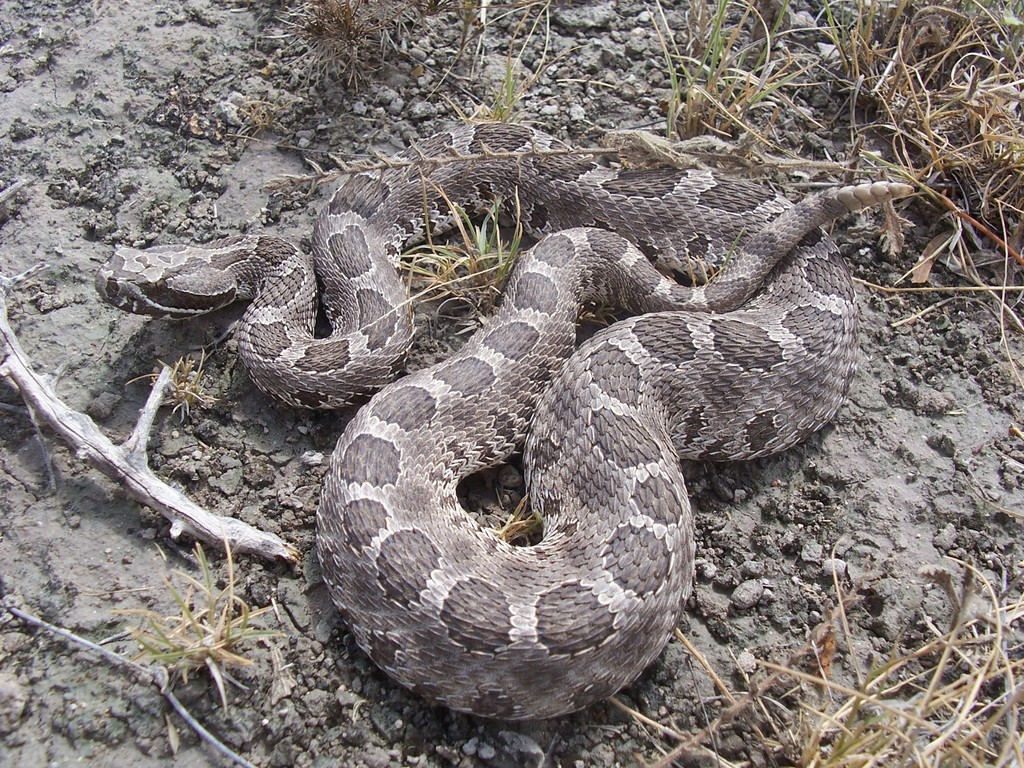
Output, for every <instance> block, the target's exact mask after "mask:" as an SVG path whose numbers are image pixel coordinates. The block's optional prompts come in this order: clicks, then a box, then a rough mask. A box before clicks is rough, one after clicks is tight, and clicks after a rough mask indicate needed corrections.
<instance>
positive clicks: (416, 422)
mask: <svg viewBox="0 0 1024 768" xmlns="http://www.w3.org/2000/svg"><path fill="white" fill-rule="evenodd" d="M370 407H371V408H372V409H373V415H374V416H376V417H377V418H378V419H380V420H381V421H386V422H387V423H388V424H394V425H395V426H397V427H399V428H401V429H404V430H406V431H408V430H411V429H413V428H414V427H417V426H420V425H422V424H428V423H430V420H431V419H432V418H433V417H434V414H435V413H437V401H436V400H435V399H434V396H433V395H432V394H430V393H429V392H427V390H425V389H423V388H422V387H417V386H413V385H408V386H399V387H395V388H394V389H393V390H392V396H391V397H390V398H387V399H377V400H373V401H371V403H370Z"/></svg>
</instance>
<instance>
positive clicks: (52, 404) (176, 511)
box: [0, 276, 299, 563]
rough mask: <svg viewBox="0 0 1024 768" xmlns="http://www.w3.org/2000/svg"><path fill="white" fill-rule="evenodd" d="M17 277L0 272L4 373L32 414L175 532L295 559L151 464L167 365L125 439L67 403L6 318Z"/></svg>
mask: <svg viewBox="0 0 1024 768" xmlns="http://www.w3.org/2000/svg"><path fill="white" fill-rule="evenodd" d="M16 279H17V278H14V279H10V278H6V277H3V276H0V337H2V340H3V348H2V353H3V355H2V358H0V376H2V377H3V378H5V379H7V381H8V382H10V384H11V385H12V386H13V387H14V388H15V389H17V390H18V392H19V393H20V394H21V397H22V399H23V400H24V401H25V405H27V406H28V408H29V411H30V412H31V414H32V417H33V420H36V419H41V420H42V421H44V422H46V423H47V424H48V425H49V426H50V428H51V429H53V431H54V432H56V433H57V434H58V435H60V436H61V437H62V438H63V439H64V440H65V441H66V442H67V443H68V444H69V445H70V446H71V447H72V448H73V449H74V450H75V452H76V454H78V455H79V456H82V457H84V458H86V459H88V460H89V461H90V462H91V463H92V464H94V465H95V466H96V467H97V468H98V469H99V470H100V471H101V472H103V473H104V474H105V475H107V477H109V478H111V479H112V480H114V481H115V482H117V483H118V484H119V485H120V486H122V487H123V488H125V489H126V490H127V491H128V492H129V493H130V494H131V495H132V496H133V497H134V498H136V499H137V500H139V501H140V502H142V503H143V504H145V505H146V506H148V507H151V508H152V509H154V510H156V511H157V512H159V513H160V514H161V515H163V516H164V517H166V518H167V519H168V520H170V521H171V538H174V539H176V538H178V537H179V536H181V535H182V534H188V535H189V536H191V537H193V538H195V539H198V540H200V541H202V542H204V543H207V544H210V545H211V546H215V547H221V548H222V547H225V546H228V547H230V548H231V551H233V552H246V553H249V554H254V555H258V556H260V557H262V558H265V559H267V560H284V561H286V562H288V563H297V562H298V560H299V552H298V550H296V549H295V548H294V547H292V546H291V545H290V544H287V543H286V542H284V541H283V540H282V539H281V538H280V537H278V536H276V535H274V534H272V533H267V532H264V531H261V530H259V529H257V528H253V527H252V526H251V525H249V524H247V523H245V522H242V521H241V520H236V519H234V518H230V517H222V516H220V515H214V514H213V513H211V512H208V511H207V510H205V509H203V508H202V507H200V506H198V505H197V504H195V503H194V502H192V500H191V499H189V498H188V497H187V496H185V494H183V493H182V492H181V491H179V490H177V489H176V488H172V487H171V486H169V485H167V484H166V483H165V482H164V481H163V480H161V479H160V478H159V477H157V476H156V474H154V473H153V470H151V469H150V468H149V462H148V460H147V458H146V445H147V443H148V442H149V434H150V430H151V428H152V426H153V419H154V417H155V415H156V411H157V409H158V408H159V407H160V402H161V400H162V399H163V394H164V390H165V389H166V387H167V384H168V382H169V381H170V369H168V368H167V367H166V366H165V367H164V369H163V371H162V372H161V374H160V376H159V377H158V378H157V381H156V383H155V384H154V385H153V390H152V392H150V395H149V399H148V400H147V401H146V404H145V406H144V407H143V408H142V411H141V412H140V415H139V421H138V423H137V424H136V426H135V429H134V431H133V432H132V435H131V437H130V438H128V440H126V441H125V442H124V443H123V444H121V445H115V444H114V443H112V442H111V441H110V439H109V438H107V436H106V435H104V434H103V433H102V432H101V431H100V429H99V427H97V426H96V423H95V422H94V421H93V420H92V419H90V418H89V417H88V416H86V415H85V414H84V413H80V412H78V411H75V410H73V409H72V408H70V407H68V406H67V405H66V404H65V403H64V402H63V401H62V400H60V398H58V397H57V395H56V394H55V393H54V391H53V389H52V388H51V387H50V385H49V384H47V383H46V382H45V381H44V380H43V378H42V377H41V376H39V375H38V374H37V373H36V372H35V371H34V370H32V367H31V365H30V363H29V359H28V356H27V355H26V354H25V352H24V350H23V349H22V348H21V345H20V344H19V343H18V339H17V337H16V336H15V334H14V331H13V330H11V326H10V323H9V321H8V319H7V294H8V293H9V292H10V289H11V287H12V286H13V285H14V283H15V281H16Z"/></svg>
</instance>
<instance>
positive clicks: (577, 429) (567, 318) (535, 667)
mask: <svg viewBox="0 0 1024 768" xmlns="http://www.w3.org/2000/svg"><path fill="white" fill-rule="evenodd" d="M561 148H562V145H560V144H559V143H558V142H557V141H556V140H555V139H553V138H552V137H550V136H548V135H546V134H543V133H541V132H539V131H535V130H533V129H530V128H526V127H522V126H511V125H478V126H465V127H459V128H454V129H452V130H450V131H448V132H445V133H442V134H438V135H437V136H435V137H433V138H431V139H428V140H426V141H425V142H423V143H422V144H421V145H419V146H418V147H417V148H416V149H415V150H414V151H409V152H407V153H404V154H403V155H402V156H400V157H399V162H397V163H396V164H395V167H393V168H388V169H385V170H384V171H380V172H364V173H360V174H356V175H354V176H352V177H350V178H349V179H348V180H347V181H346V182H344V183H343V184H342V185H341V186H340V187H339V189H338V190H337V191H336V192H335V194H334V196H333V197H332V199H331V201H330V203H329V204H328V205H327V207H326V208H325V210H324V211H323V212H322V213H321V215H320V217H319V218H318V220H317V223H316V226H315V230H314V234H313V254H312V256H311V257H310V256H306V255H304V254H303V253H302V252H300V251H299V250H298V249H296V248H294V247H293V246H291V245H289V244H287V243H285V242H284V241H281V240H278V239H276V238H271V237H266V236H256V237H245V238H233V239H229V240H226V241H221V242H219V243H213V244H210V245H207V246H190V247H189V246H162V247H159V248H150V249H147V250H144V251H136V250H131V249H120V250H119V251H118V252H117V253H115V255H114V257H113V258H112V259H111V261H110V262H109V263H108V264H107V265H105V266H104V267H103V269H101V271H100V274H99V276H98V279H97V286H98V289H99V291H100V293H101V294H102V295H103V296H104V297H105V298H106V299H107V300H108V301H110V302H111V303H113V304H115V305H117V306H119V307H122V308H124V309H129V310H131V311H136V312H146V313H151V314H173V315H179V316H180V315H188V314H196V313H199V312H203V311H209V310H210V309H213V308H215V307H217V306H222V305H223V304H226V303H228V302H230V301H233V300H234V299H236V298H251V299H253V301H252V304H250V306H249V308H248V309H247V310H246V313H245V315H244V316H243V318H242V321H241V322H240V327H239V330H238V331H237V335H238V341H239V354H240V356H241V357H242V359H243V361H244V362H245V364H246V366H247V368H248V369H249V371H250V373H251V375H252V378H253V380H254V381H255V382H256V383H257V385H258V386H259V387H260V388H262V389H263V390H265V391H266V392H268V393H270V394H272V395H274V396H275V397H278V398H280V399H281V400H283V401H285V402H287V403H290V404H292V405H297V406H304V407H339V406H341V405H344V404H345V403H347V402H349V401H350V400H351V399H352V398H353V397H354V396H357V395H360V394H364V393H367V392H370V391H373V390H375V389H378V388H380V387H383V388H382V389H380V391H379V392H378V393H377V394H376V395H374V396H373V397H372V398H371V399H370V401H369V402H368V403H367V404H366V405H364V406H363V407H362V408H361V409H360V410H359V411H358V413H357V414H356V415H355V417H354V418H353V420H352V421H351V422H350V423H349V425H348V426H347V427H346V429H345V431H344V433H343V434H342V436H341V438H340V439H339V441H338V444H337V447H336V449H335V451H334V453H333V455H332V457H331V462H330V466H329V468H328V471H327V475H326V479H325V485H324V489H323V493H322V496H321V501H320V507H319V511H318V514H317V548H318V552H319V556H320V560H321V563H322V566H323V572H324V579H325V581H326V583H327V586H328V588H329V591H330V593H331V597H332V599H333V600H334V602H335V603H336V604H337V606H338V608H339V609H340V610H341V612H342V614H343V615H344V616H345V618H346V620H347V622H348V626H349V627H350V629H351V631H352V633H353V635H354V636H355V638H356V639H357V641H358V643H359V645H360V646H361V647H362V648H363V649H364V650H365V651H366V652H367V653H368V654H369V656H370V657H371V658H372V659H373V660H374V661H375V662H376V663H377V664H378V665H379V666H380V667H381V668H382V669H383V670H384V671H386V672H387V673H388V674H389V675H391V676H392V677H393V678H394V679H396V680H398V681H399V682H400V683H402V684H403V685H405V686H407V687H409V688H411V689H412V690H414V691H416V692H418V693H420V694H422V695H423V696H426V697H428V698H430V699H432V700H435V701H437V702H439V703H442V704H445V705H447V706H449V707H451V708H454V709H457V710H462V711H466V712H471V713H474V714H476V715H479V716H483V717H491V718H500V719H510V720H516V719H537V718H545V717H552V716H556V715H560V714H564V713H567V712H572V711H575V710H578V709H580V708H582V707H585V706H587V705H588V704H591V703H593V702H595V701H598V700H600V699H602V698H604V697H606V696H608V695H610V694H612V693H614V692H615V691H617V690H618V689H620V688H621V687H623V686H624V685H626V684H628V683H629V682H631V681H632V680H634V679H635V678H636V677H637V676H638V675H639V674H640V672H641V671H642V670H643V669H644V668H645V667H646V666H648V665H649V664H650V663H651V662H652V661H653V660H654V659H655V658H656V657H657V656H658V654H659V653H660V652H661V650H662V649H663V647H664V645H665V644H666V642H667V640H668V638H669V635H670V632H671V631H672V628H673V627H674V626H675V625H676V623H677V622H678V620H679V617H680V614H681V612H682V610H683V607H684V605H685V602H686V600H687V597H688V596H689V593H690V587H691V582H692V580H693V570H694V564H693V562H694V534H693V521H692V516H691V513H690V506H689V501H688V498H687V495H686V488H685V485H684V482H683V477H682V474H681V471H680V466H679V457H682V458H687V459H700V460H737V459H747V458H754V457H758V456H764V455H767V454H771V453H776V452H778V451H782V450H785V449H786V448H787V447H790V446H792V445H794V444H796V443H797V442H799V441H800V440H802V439H804V438H806V437H807V436H808V435H810V434H811V433H813V432H814V431H815V430H817V429H819V428H820V427H821V426H823V425H824V424H826V423H827V422H828V421H829V420H830V419H831V418H832V417H833V416H834V414H835V412H836V410H837V409H838V408H839V406H840V405H841V403H842V401H843V398H844V396H845V393H846V390H847V387H848V385H849V382H850V379H851V377H852V375H853V372H854V368H855V363H856V349H857V337H856V334H857V312H856V305H855V302H854V295H853V287H852V282H851V279H850V276H849V273H848V271H847V268H846V266H845V264H844V263H843V261H842V260H841V258H840V257H839V254H838V251H837V249H836V247H835V246H834V244H833V243H832V242H831V240H830V239H829V238H828V237H827V236H826V235H824V233H822V232H821V230H820V227H821V226H822V225H823V224H826V223H828V222H830V221H832V220H834V219H836V218H838V217H839V216H841V215H843V214H845V213H847V212H849V211H854V210H858V209H860V208H863V207H866V206H869V205H874V204H876V203H879V202H882V201H885V200H889V199H893V198H895V197H901V196H905V195H907V194H910V192H911V191H912V190H911V188H910V187H908V186H906V185H903V184H897V183H886V182H876V183H873V184H870V183H869V184H862V185H858V186H851V187H842V188H837V189H833V190H829V191H826V192H822V193H818V194H817V195H813V196H811V197H808V198H806V199H804V200H803V201H801V202H800V203H798V204H796V205H794V204H793V203H790V202H789V201H788V200H786V199H784V198H782V197H780V196H778V195H777V194H776V193H774V192H772V191H771V190H768V189H766V188H764V187H761V186H758V185H754V184H750V183H748V182H743V181H738V180H734V179H729V178H724V177H721V176H718V175H715V174H713V173H711V172H708V171H704V170H690V171H678V170H664V171H629V170H621V169H615V168H610V167H606V166H605V165H603V164H602V163H600V162H598V161H597V160H596V159H595V158H594V157H592V156H587V155H575V154H560V153H559V152H558V151H557V150H560V149H561ZM549 150H556V152H550V151H549ZM496 197H501V198H502V199H506V200H509V199H516V200H518V202H519V206H520V208H521V211H522V217H523V222H524V225H525V227H526V228H527V230H528V231H529V232H530V233H531V234H533V235H534V236H535V237H538V238H540V240H539V242H538V243H537V245H536V246H534V247H533V248H532V249H531V250H530V251H529V252H527V253H525V254H523V255H522V256H521V257H520V259H519V261H518V262H517V264H516V266H515V268H514V270H513V272H512V275H511V276H510V279H509V284H508V286H507V288H506V292H505V294H504V296H503V298H502V301H501V305H500V307H499V309H498V311H497V313H496V314H495V315H494V316H493V317H492V318H490V319H488V320H487V321H486V322H485V324H484V325H483V327H482V328H481V329H480V330H479V331H478V332H477V333H476V334H475V335H474V336H473V337H472V338H471V339H470V340H469V341H468V342H467V343H466V344H465V345H464V346H463V347H462V348H461V349H460V350H459V351H458V352H457V353H456V354H455V355H453V356H452V357H451V358H449V359H447V360H445V361H443V362H441V363H438V364H436V365H434V366H432V367H430V368H426V369H423V370H420V371H416V372H414V373H412V374H410V375H408V376H405V377H404V378H401V379H399V380H397V381H394V382H393V383H390V384H388V383H387V382H388V381H390V380H391V379H392V378H393V377H394V376H395V375H396V374H397V372H398V371H399V370H400V369H401V365H402V360H403V358H404V355H405V352H406V350H407V349H408V346H409V344H410V342H411V337H412V325H411V319H410V315H409V311H408V304H407V300H406V289H405V287H404V285H403V284H402V282H401V280H400V279H399V277H398V275H397V271H396V261H397V259H398V257H399V254H400V252H401V250H402V248H403V247H405V246H406V245H408V244H409V243H412V242H416V241H418V240H422V238H423V237H424V235H425V233H426V231H427V229H429V228H433V229H434V230H436V231H441V230H444V229H445V228H446V227H450V226H451V214H450V212H449V209H448V204H447V202H446V200H449V199H450V200H452V201H454V202H456V203H458V204H460V205H462V206H463V207H464V208H467V209H468V210H471V211H479V210H482V209H483V208H485V207H486V205H487V204H488V202H489V201H491V200H493V199H495V198H496ZM651 259H653V260H654V261H655V262H656V263H658V264H659V265H660V266H661V267H663V268H668V269H671V270H675V271H677V272H681V273H684V274H685V273H695V272H696V273H699V272H700V270H701V269H703V268H704V266H703V265H707V264H710V265H712V268H715V269H720V271H719V272H718V274H717V276H716V277H715V279H714V280H712V281H711V282H709V283H707V284H705V285H699V286H697V287H684V286H681V285H678V284H676V283H675V282H673V281H671V280H669V279H667V278H665V277H663V276H662V274H661V273H660V272H659V271H658V270H657V269H655V267H654V266H652V264H651ZM318 281H319V282H320V284H321V286H322V295H321V297H320V301H321V302H322V304H323V306H324V308H325V312H326V314H327V316H328V319H329V320H330V324H331V334H330V335H329V336H327V337H325V338H314V334H313V325H314V321H315V316H316V310H317V301H318V299H317V291H316V288H317V283H318ZM590 302H609V303H614V304H615V305H617V306H619V307H622V308H623V309H625V310H628V311H629V312H632V313H635V314H634V316H633V317H631V318H630V319H628V320H625V321H622V322H619V323H616V324H614V325H612V326H611V327H609V328H607V329H605V330H603V331H601V332H599V333H598V334H596V335H595V336H594V337H593V338H591V339H590V340H588V341H587V342H585V343H584V344H583V345H581V346H580V348H579V349H576V350H575V351H574V346H575V325H576V321H577V317H578V314H579V311H580V308H581V306H583V305H585V304H587V303H590ZM527 434H528V437H526V438H525V439H526V443H525V453H524V466H525V470H526V480H527V488H528V493H529V496H530V501H531V504H532V505H533V507H534V509H535V510H536V511H538V512H539V513H540V514H541V515H542V517H543V520H544V536H543V540H542V541H541V542H540V543H538V544H536V545H534V546H531V547H514V546H511V545H509V544H507V543H505V542H503V541H501V540H499V539H498V538H497V536H496V535H495V533H494V532H493V531H491V530H488V529H485V528H483V527H482V526H481V525H479V524H478V523H477V522H476V521H475V520H473V519H472V518H471V517H470V516H469V515H468V514H467V513H466V512H465V510H463V509H462V507H461V506H460V504H459V501H458V498H457V493H456V488H457V486H458V484H459V482H460V481H461V480H462V479H463V478H465V477H466V476H468V475H469V474H471V473H473V472H475V471H477V470H479V469H482V468H485V467H488V466H493V465H495V464H497V463H499V462H501V461H503V460H505V459H507V458H508V457H509V456H510V455H511V454H512V453H514V452H515V451H516V450H518V449H519V448H520V447H521V446H522V444H523V440H524V436H526V435H527Z"/></svg>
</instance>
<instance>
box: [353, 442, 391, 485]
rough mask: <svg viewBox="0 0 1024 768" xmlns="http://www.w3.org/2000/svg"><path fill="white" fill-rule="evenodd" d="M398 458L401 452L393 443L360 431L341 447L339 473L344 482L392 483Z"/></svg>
mask: <svg viewBox="0 0 1024 768" xmlns="http://www.w3.org/2000/svg"><path fill="white" fill-rule="evenodd" d="M401 461H402V455H401V453H399V451H398V449H397V448H396V447H395V446H394V444H393V443H391V442H390V441H388V440H383V439H382V438H379V437H376V436H374V435H368V434H365V433H364V434H361V435H357V436H356V437H355V438H353V439H352V442H350V443H349V445H348V447H347V448H346V449H345V456H344V459H343V461H342V462H341V477H342V480H343V481H344V482H348V483H369V484H370V485H374V486H384V485H394V483H395V481H396V480H398V476H399V474H400V472H401Z"/></svg>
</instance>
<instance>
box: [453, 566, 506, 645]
mask: <svg viewBox="0 0 1024 768" xmlns="http://www.w3.org/2000/svg"><path fill="white" fill-rule="evenodd" d="M481 603H483V604H486V605H489V606H492V607H493V606H501V605H503V604H505V609H504V610H503V611H500V612H498V615H500V616H503V619H504V621H503V624H502V625H500V626H499V625H495V624H488V625H482V624H481V623H480V616H479V613H480V612H479V609H478V607H477V606H479V605H480V604H481ZM441 620H442V621H443V622H444V624H445V626H446V627H447V628H448V636H449V637H450V638H451V639H452V640H453V641H454V642H456V643H458V644H459V645H461V646H462V647H463V648H465V649H466V650H468V651H470V652H471V653H487V654H495V653H497V652H498V651H499V650H501V649H502V648H504V647H505V646H507V645H508V644H509V642H510V638H509V628H510V627H511V626H512V614H511V612H510V611H509V610H508V606H507V604H506V597H505V593H504V592H503V591H502V590H501V589H499V588H498V587H496V586H495V585H494V584H492V583H491V582H489V581H483V580H481V579H476V578H468V579H463V580H460V581H458V582H456V584H455V585H454V586H453V587H452V588H451V590H449V592H448V597H447V598H445V601H444V603H442V604H441Z"/></svg>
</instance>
